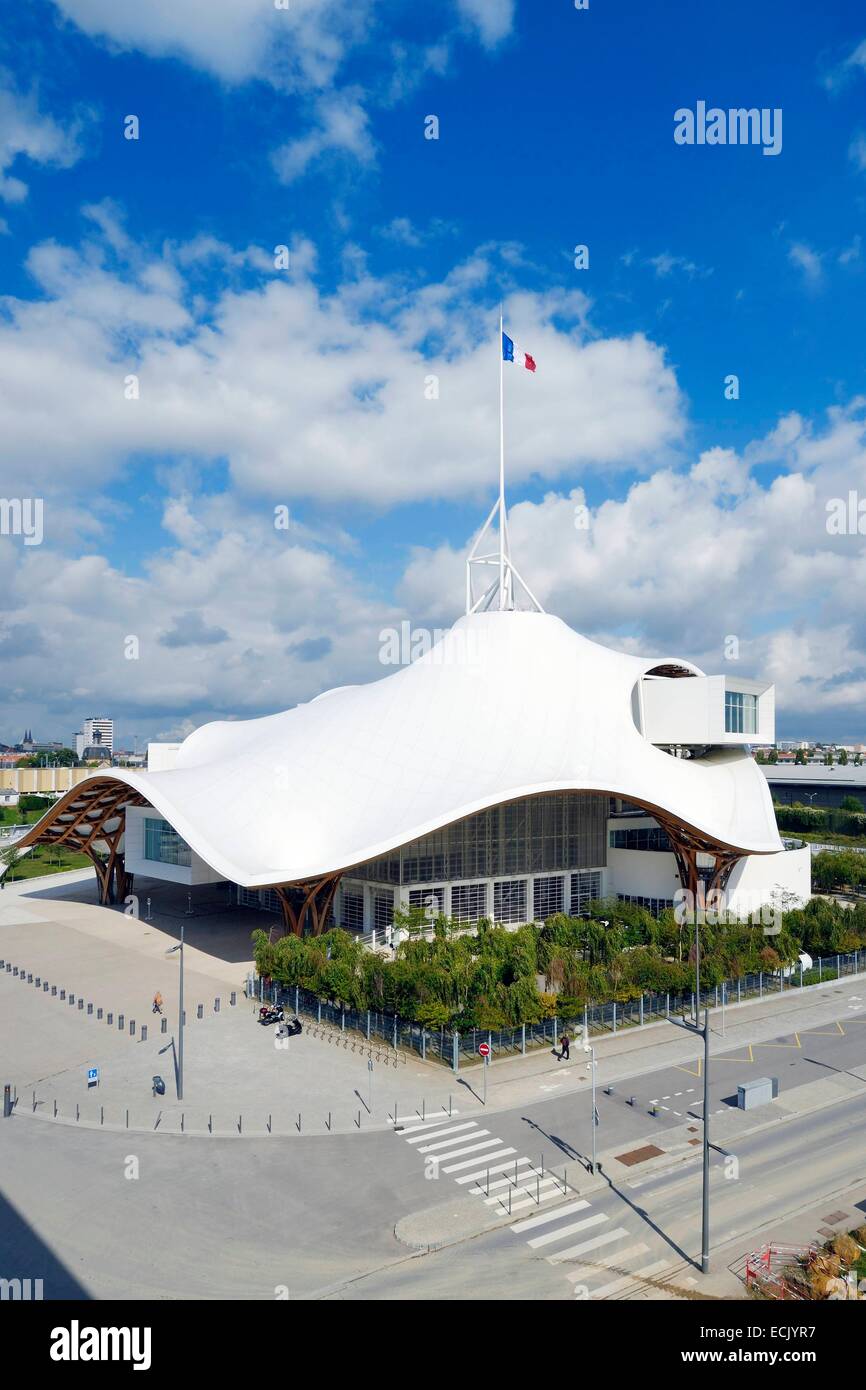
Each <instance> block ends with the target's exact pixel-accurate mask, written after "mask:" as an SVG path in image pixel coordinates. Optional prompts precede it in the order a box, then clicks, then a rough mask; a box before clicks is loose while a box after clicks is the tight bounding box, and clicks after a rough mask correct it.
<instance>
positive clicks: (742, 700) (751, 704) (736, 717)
mask: <svg viewBox="0 0 866 1390" xmlns="http://www.w3.org/2000/svg"><path fill="white" fill-rule="evenodd" d="M757 732H758V697H757V695H746V694H745V693H744V692H743V691H742V690H726V691H725V733H726V734H756V733H757Z"/></svg>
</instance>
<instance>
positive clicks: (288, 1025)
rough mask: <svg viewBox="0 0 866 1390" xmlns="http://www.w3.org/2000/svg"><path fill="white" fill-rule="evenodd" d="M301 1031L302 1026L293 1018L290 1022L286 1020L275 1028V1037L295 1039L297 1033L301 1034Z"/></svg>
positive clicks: (297, 1019) (298, 1020)
mask: <svg viewBox="0 0 866 1390" xmlns="http://www.w3.org/2000/svg"><path fill="white" fill-rule="evenodd" d="M303 1031H304V1029H303V1024H302V1023H301V1020H300V1019H299V1018H293V1019H291V1020H289V1019H286V1020H285V1022H283V1023H281V1024H280V1025H279V1027H278V1028H277V1037H278V1038H294V1037H297V1035H298V1033H302V1032H303Z"/></svg>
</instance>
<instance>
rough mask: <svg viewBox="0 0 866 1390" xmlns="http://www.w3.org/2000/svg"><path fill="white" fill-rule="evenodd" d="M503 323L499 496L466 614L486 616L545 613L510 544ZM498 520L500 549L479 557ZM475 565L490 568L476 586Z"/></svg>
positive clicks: (472, 556)
mask: <svg viewBox="0 0 866 1390" xmlns="http://www.w3.org/2000/svg"><path fill="white" fill-rule="evenodd" d="M503 335H504V329H503V323H502V313H501V311H500V314H499V338H498V340H497V347H498V349H499V496H498V498H497V499H496V501H495V502H494V504H493V506H492V508H491V510H490V514H489V516H488V518H487V520H486V521H485V523H484V525H483V526H482V528H481V530H480V531H479V533H478V535H477V536H476V538H475V541H474V544H473V546H472V549H471V550H470V552H469V555H468V556H467V559H466V612H467V613H484V612H489V611H490V610H491V609H495V608H498V609H499V610H500V611H501V612H509V611H511V610H513V609H515V608H517V607H528V608H529V609H530V610H534V611H535V612H537V613H543V612H544V609H543V608H542V606H541V604H540V603H539V602H538V599H537V598H536V597H535V595H534V594H533V592H532V590H531V589H530V587H529V585H528V584H527V583H526V580H525V579H523V578H522V577H521V575H520V574H519V573H518V571H517V569H516V568H515V567H514V565H513V564H512V561H511V551H510V546H509V542H508V513H507V511H506V507H505V385H504V371H503V368H504V365H505V355H504V351H503ZM494 520H495V521H496V528H497V531H498V533H499V535H498V541H499V543H498V546H497V548H496V550H490V551H489V552H488V553H485V554H479V550H480V548H481V543H482V541H483V540H484V538H485V537H486V536H488V533H489V537H490V540H491V541H492V535H493V525H494ZM473 566H475V567H476V568H480V567H482V566H487V567H488V568H487V570H486V572H482V573H481V576H480V582H479V583H478V585H477V588H476V585H475V584H474V583H473V579H474V573H473ZM490 568H492V569H493V571H494V574H493V578H492V579H491V577H490ZM515 580H516V581H517V584H518V585H519V591H522V592H523V594H524V595H525V596H526V599H528V604H527V603H526V602H524V603H522V604H518V603H517V601H516V599H515V588H514V583H515Z"/></svg>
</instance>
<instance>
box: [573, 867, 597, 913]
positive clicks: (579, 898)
mask: <svg viewBox="0 0 866 1390" xmlns="http://www.w3.org/2000/svg"><path fill="white" fill-rule="evenodd" d="M600 897H601V874H572V875H571V915H572V917H577V916H578V915H579V914H580V913H581V912H585V911H586V909H587V907H588V906H589V904H590V903H591V902H594V901H595V900H596V899H597V898H600Z"/></svg>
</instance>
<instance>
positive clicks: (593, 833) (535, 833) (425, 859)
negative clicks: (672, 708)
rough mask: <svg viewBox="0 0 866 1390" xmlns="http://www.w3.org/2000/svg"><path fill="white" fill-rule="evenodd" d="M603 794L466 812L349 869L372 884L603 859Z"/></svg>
mask: <svg viewBox="0 0 866 1390" xmlns="http://www.w3.org/2000/svg"><path fill="white" fill-rule="evenodd" d="M607 815H608V798H607V797H605V796H596V795H593V794H592V793H591V792H568V793H562V794H559V795H544V796H534V797H527V798H525V799H524V800H522V801H513V802H510V803H509V804H508V805H505V806H494V807H492V808H491V809H490V810H489V811H481V812H480V813H479V814H478V815H475V816H467V817H466V819H465V820H461V821H456V822H455V823H454V824H453V825H448V826H445V827H444V828H443V829H442V830H437V831H435V832H434V833H433V834H432V835H425V836H424V838H423V839H421V840H415V841H413V842H412V843H411V844H408V845H404V846H403V848H402V849H401V850H398V851H395V852H394V854H392V855H389V856H387V857H386V858H383V859H379V860H376V861H375V862H372V863H369V864H362V865H360V866H359V867H358V868H356V869H353V870H352V877H353V878H366V879H372V880H374V881H375V882H377V883H437V882H439V883H442V882H447V881H449V880H453V879H472V878H497V877H500V876H502V877H505V876H507V875H516V874H526V873H529V874H535V873H544V872H545V871H549V870H553V869H583V868H586V869H590V868H599V867H603V866H604V865H605V864H606V862H607V857H606V846H605V838H606V837H605V828H606V822H607Z"/></svg>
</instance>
